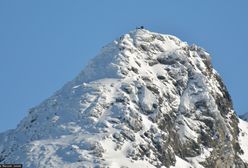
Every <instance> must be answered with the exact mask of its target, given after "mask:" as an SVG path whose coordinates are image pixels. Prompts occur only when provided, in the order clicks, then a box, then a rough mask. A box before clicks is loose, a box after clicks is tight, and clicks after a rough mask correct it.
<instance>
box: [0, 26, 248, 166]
mask: <svg viewBox="0 0 248 168" xmlns="http://www.w3.org/2000/svg"><path fill="white" fill-rule="evenodd" d="M190 48H194V49H190ZM203 56H204V57H206V58H202V57H203ZM208 57H209V54H208V53H207V52H205V51H203V50H202V49H199V48H197V46H195V45H194V46H189V45H188V44H187V43H185V42H182V41H181V40H179V39H178V38H176V37H174V36H171V35H162V34H158V33H153V32H150V31H148V30H144V29H139V30H134V31H131V32H129V33H128V34H125V35H123V36H121V37H120V38H118V39H116V40H114V41H113V42H111V43H110V44H108V45H107V46H105V47H104V48H103V49H102V50H101V52H100V53H99V54H98V55H97V56H96V57H95V58H94V59H93V60H92V61H91V62H90V63H89V64H88V66H87V67H86V68H85V69H84V70H83V71H82V72H81V73H80V74H79V75H78V76H77V77H76V78H75V79H74V80H72V81H71V82H69V83H67V84H66V85H65V86H64V87H62V89H60V90H59V91H57V92H56V93H55V94H54V95H53V96H51V97H50V98H48V99H47V100H45V101H44V102H42V103H41V104H40V105H38V106H36V107H35V108H33V109H31V110H30V112H29V114H28V116H27V117H26V118H24V119H23V120H22V121H21V122H20V124H19V125H18V127H17V128H16V129H15V130H12V131H9V132H6V133H3V134H0V159H1V156H4V157H6V158H5V160H4V162H15V163H18V162H19V163H20V162H23V163H24V164H25V167H46V166H49V167H51V168H53V167H73V168H77V167H78V168H79V167H80V168H81V167H82V165H84V166H85V167H97V166H99V167H104V166H105V167H113V168H118V167H122V166H123V167H129V168H133V167H134V168H146V167H148V168H150V167H151V168H152V167H160V166H161V167H165V166H164V165H163V164H162V161H161V160H159V157H158V156H159V155H160V154H161V152H159V151H160V148H161V147H164V146H170V147H171V150H172V151H171V154H172V155H175V151H173V150H174V149H173V147H172V145H173V144H167V143H169V142H170V141H168V139H169V138H170V135H171V132H175V133H176V134H177V135H179V136H178V137H179V139H178V141H179V142H180V143H182V144H187V143H188V142H192V141H193V142H196V143H197V142H198V139H199V137H200V132H201V131H202V130H209V127H207V125H206V124H205V123H204V122H203V120H210V121H212V120H213V121H214V120H218V122H220V123H221V124H222V125H221V126H222V128H224V131H225V133H230V131H229V129H228V127H227V126H226V125H225V122H227V121H228V122H232V121H231V120H224V119H223V118H222V116H221V114H220V111H219V110H218V106H217V105H216V101H215V99H214V96H217V95H218V96H223V94H222V91H221V90H220V84H219V82H218V81H217V80H216V79H215V78H214V77H213V76H211V75H210V76H207V75H206V72H207V66H206V64H205V63H204V61H205V60H204V59H209V58H208ZM216 74H217V72H215V71H214V70H213V74H212V75H216ZM196 104H198V106H199V107H196ZM208 111H210V112H211V116H210V115H208V114H207V112H208ZM231 112H232V113H233V111H230V113H231ZM230 113H229V114H230ZM228 116H229V115H228ZM166 117H168V118H166ZM165 119H167V120H165ZM170 122H171V123H170ZM169 124H171V125H169ZM240 124H241V125H240V128H241V129H242V131H243V132H244V136H241V137H240V143H241V147H242V149H244V151H246V152H245V154H244V155H241V157H242V159H243V160H246V158H248V156H247V151H248V149H247V146H246V144H247V143H246V140H245V138H246V135H247V132H246V131H247V130H248V129H246V127H247V126H246V124H245V123H243V122H240ZM168 125H169V126H170V128H171V129H173V130H168V127H169V126H168ZM168 148H169V147H168ZM13 149H16V150H13ZM164 150H167V148H165V149H164ZM212 150H213V149H212V148H206V147H205V146H201V153H200V155H199V156H195V157H186V158H184V159H182V158H180V157H179V156H176V155H175V157H176V164H175V166H170V167H171V168H184V167H185V168H187V167H202V165H201V164H200V163H201V162H204V161H206V158H208V157H209V156H210V154H211V151H212ZM1 152H3V154H2V153H1ZM166 152H167V151H166ZM162 153H163V152H162ZM5 155H6V156H5ZM0 163H1V160H0Z"/></svg>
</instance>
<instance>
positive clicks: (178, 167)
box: [170, 156, 192, 168]
mask: <svg viewBox="0 0 248 168" xmlns="http://www.w3.org/2000/svg"><path fill="white" fill-rule="evenodd" d="M170 168H192V165H191V164H190V163H188V162H187V161H185V160H183V159H181V158H180V157H178V156H176V164H175V166H170Z"/></svg>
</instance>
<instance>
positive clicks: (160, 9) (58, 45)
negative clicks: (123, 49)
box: [0, 0, 248, 132]
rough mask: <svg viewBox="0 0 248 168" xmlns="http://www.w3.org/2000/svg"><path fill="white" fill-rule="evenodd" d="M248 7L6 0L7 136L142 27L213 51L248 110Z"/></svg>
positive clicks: (2, 65) (0, 49) (223, 2)
mask: <svg viewBox="0 0 248 168" xmlns="http://www.w3.org/2000/svg"><path fill="white" fill-rule="evenodd" d="M247 8H248V1H247V0H240V1H232V0H218V1H216V0H208V1H199V0H187V1H182V0H156V1H151V0H150V1H149V0H125V1H121V0H88V1H87V0H73V1H69V0H67V1H65V0H52V1H51V0H42V1H33V0H22V1H20V0H1V1H0V76H1V78H0V114H1V115H0V132H1V131H4V130H7V129H10V128H15V127H16V125H17V124H18V123H19V121H20V120H21V119H22V118H23V117H25V116H26V114H27V111H28V109H29V108H31V107H34V106H36V105H38V104H39V103H40V102H41V101H43V100H44V99H46V98H47V97H48V96H50V95H52V94H53V93H54V92H55V91H56V90H58V89H59V88H61V87H62V86H63V84H65V83H66V82H67V81H69V80H71V79H73V78H74V77H75V76H76V75H77V74H78V73H79V72H80V71H81V70H82V69H83V68H84V66H85V65H86V64H87V62H88V61H89V60H90V59H91V58H93V57H94V56H95V55H96V54H97V53H98V51H99V50H100V48H101V47H103V46H104V45H105V44H107V43H108V42H110V41H112V40H113V39H115V38H117V37H119V36H120V35H122V34H124V33H127V32H128V31H130V30H132V29H134V28H135V27H137V26H140V25H144V26H145V27H146V28H147V29H149V30H151V31H155V32H160V33H165V34H173V35H176V36H177V37H179V38H180V39H182V40H183V41H187V42H188V43H190V44H192V43H196V44H197V45H200V46H202V47H203V48H205V49H206V50H207V51H208V52H209V53H211V55H212V60H213V64H214V67H215V68H216V69H217V70H218V72H219V73H220V74H221V76H222V78H223V79H224V81H225V83H226V85H227V87H228V89H229V91H230V94H231V96H232V99H233V102H234V106H235V110H236V111H237V112H238V113H239V114H240V113H244V112H247V111H248V105H247V101H246V100H247V99H246V97H247V93H248V90H247V86H248V78H247V72H248V66H247V61H248V56H247V51H246V50H247V39H248V31H247V30H248V19H247V16H248V10H247Z"/></svg>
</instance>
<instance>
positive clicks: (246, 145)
mask: <svg viewBox="0 0 248 168" xmlns="http://www.w3.org/2000/svg"><path fill="white" fill-rule="evenodd" d="M239 128H240V133H239V142H240V147H241V149H242V150H243V152H244V153H243V154H241V155H240V157H241V158H242V159H243V160H244V161H245V162H247V163H248V122H246V121H244V120H242V119H239Z"/></svg>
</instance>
